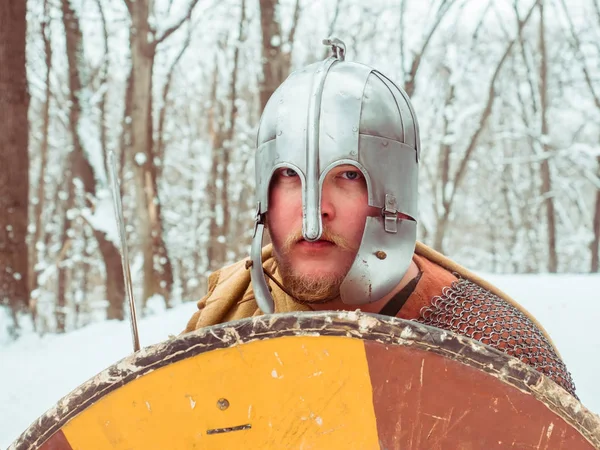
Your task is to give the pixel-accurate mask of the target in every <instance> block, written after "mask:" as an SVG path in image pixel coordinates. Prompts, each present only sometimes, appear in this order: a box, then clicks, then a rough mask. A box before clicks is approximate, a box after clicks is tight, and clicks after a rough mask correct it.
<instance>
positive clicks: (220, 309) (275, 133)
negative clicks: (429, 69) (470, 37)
mask: <svg viewBox="0 0 600 450" xmlns="http://www.w3.org/2000/svg"><path fill="white" fill-rule="evenodd" d="M326 43H327V44H330V45H332V49H333V53H334V54H333V56H331V57H329V58H327V59H326V60H324V61H322V62H317V63H314V64H311V65H309V66H307V67H304V68H302V69H300V70H297V71H296V72H293V73H292V74H291V75H290V76H289V77H288V78H287V79H286V80H285V81H284V82H283V83H282V85H281V86H280V87H279V88H278V89H277V90H276V91H275V92H274V94H273V95H272V97H271V98H270V100H269V102H268V104H267V105H266V107H265V109H264V111H263V114H262V117H261V121H260V125H259V129H258V139H257V150H256V160H255V167H256V169H255V170H256V193H257V214H256V222H255V225H254V238H253V243H252V249H251V255H250V258H249V259H246V260H243V261H240V262H238V263H236V264H233V265H230V266H228V267H225V268H223V269H220V270H218V271H216V272H215V273H213V274H211V276H210V277H209V286H208V293H207V294H206V295H205V296H204V297H203V298H202V299H201V300H200V301H199V302H198V311H197V312H196V313H195V314H194V315H193V316H192V318H191V319H190V321H189V322H188V324H187V327H186V329H185V332H190V331H192V330H195V329H198V328H202V327H206V326H210V325H215V324H218V323H223V322H228V321H232V320H237V319H242V318H246V317H251V316H257V315H261V314H271V313H284V312H292V311H315V310H356V309H360V310H361V311H363V312H367V313H375V314H383V315H389V316H395V317H399V318H402V319H407V320H415V321H419V322H421V323H425V324H427V325H432V326H435V327H438V328H442V329H446V330H450V331H453V332H455V333H458V334H462V335H465V336H468V337H471V338H473V339H476V340H479V341H481V342H483V343H484V344H488V345H491V346H493V347H495V348H497V349H499V350H501V351H504V352H506V353H508V354H510V355H512V356H515V357H517V358H519V359H520V360H521V361H523V362H525V363H527V364H529V365H531V366H533V367H534V368H536V369H537V370H539V371H540V372H542V373H544V374H545V375H547V376H549V377H550V378H551V379H553V380H554V381H555V382H556V383H557V384H559V385H560V386H562V387H563V388H564V389H565V390H567V391H568V392H570V393H571V394H573V395H575V387H574V385H573V381H572V379H571V375H570V374H569V372H568V371H567V369H566V367H565V365H564V363H563V361H562V360H561V358H560V356H559V354H558V351H557V350H556V349H555V348H554V346H553V344H552V341H551V340H550V338H549V336H548V335H547V333H546V332H545V331H544V329H543V328H542V327H541V325H540V324H539V323H537V322H536V321H535V319H534V318H533V317H531V316H530V315H529V314H528V313H527V312H526V311H525V310H524V309H523V308H522V307H521V306H520V305H518V304H517V303H516V302H514V301H513V300H512V299H510V298H509V297H508V296H506V295H505V294H504V293H502V292H500V291H499V290H498V289H496V288H495V287H494V286H491V285H490V284H489V283H487V282H485V281H484V280H481V279H480V278H478V277H477V276H475V275H473V274H472V273H471V272H469V271H468V270H466V269H465V268H463V267H461V266H459V265H458V264H456V263H455V262H453V261H451V260H450V259H448V258H446V257H444V256H443V255H441V254H439V253H437V252H435V251H433V250H432V249H430V248H428V247H427V246H425V245H424V244H422V243H420V242H418V241H417V239H416V234H417V191H418V168H419V161H420V140H419V127H418V123H417V117H416V114H415V111H414V109H413V106H412V105H411V102H410V100H409V98H408V96H407V94H406V93H405V92H404V91H403V90H402V89H401V88H400V87H398V86H397V85H396V84H395V83H394V82H392V81H391V80H390V79H388V78H387V77H386V76H385V75H383V74H382V73H381V72H379V71H377V70H375V69H373V68H371V67H368V66H365V65H362V64H358V63H354V62H348V61H345V57H344V56H345V47H344V45H343V43H341V42H340V41H338V40H333V41H329V40H328V41H326ZM265 231H266V232H267V233H268V235H269V237H270V240H271V243H270V244H268V245H265V246H263V234H264V232H265Z"/></svg>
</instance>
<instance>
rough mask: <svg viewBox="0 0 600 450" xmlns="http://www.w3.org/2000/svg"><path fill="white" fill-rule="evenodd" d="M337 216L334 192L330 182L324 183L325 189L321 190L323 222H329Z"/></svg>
mask: <svg viewBox="0 0 600 450" xmlns="http://www.w3.org/2000/svg"><path fill="white" fill-rule="evenodd" d="M334 217H335V204H334V199H333V192H332V190H331V188H330V187H329V185H328V183H324V184H323V191H322V192H321V220H322V221H323V222H329V221H331V220H333V218H334Z"/></svg>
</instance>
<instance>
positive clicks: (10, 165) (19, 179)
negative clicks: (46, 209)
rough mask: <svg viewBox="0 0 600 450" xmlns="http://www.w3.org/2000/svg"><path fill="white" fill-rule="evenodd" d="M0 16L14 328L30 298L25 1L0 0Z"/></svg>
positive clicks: (3, 179)
mask: <svg viewBox="0 0 600 450" xmlns="http://www.w3.org/2000/svg"><path fill="white" fill-rule="evenodd" d="M0 17H2V26H0V67H1V68H2V69H1V70H0V167H2V170H0V305H4V306H9V307H10V310H11V312H12V318H13V326H14V330H15V332H16V331H17V330H18V328H19V323H18V319H17V313H18V311H19V310H23V309H25V308H26V307H27V305H28V302H29V284H28V281H29V280H28V270H29V267H28V261H27V255H28V252H27V242H26V237H27V225H28V217H29V216H28V201H29V154H28V143H29V137H28V133H29V122H28V119H27V111H28V108H29V99H30V97H29V91H28V89H27V73H26V70H25V36H26V28H27V26H26V19H25V17H26V2H0Z"/></svg>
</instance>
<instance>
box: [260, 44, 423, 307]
mask: <svg viewBox="0 0 600 450" xmlns="http://www.w3.org/2000/svg"><path fill="white" fill-rule="evenodd" d="M323 43H324V44H326V45H331V47H332V50H333V55H332V56H331V57H329V58H327V59H325V60H324V61H320V62H317V63H314V64H311V65H309V66H306V67H304V68H302V69H299V70H297V71H295V72H293V73H291V74H290V75H289V77H288V78H287V79H286V80H285V81H284V82H283V83H282V84H281V85H280V86H279V87H278V88H277V90H276V91H275V92H274V93H273V95H272V96H271V98H270V99H269V101H268V102H267V105H266V106H265V109H264V111H263V114H262V116H261V120H260V125H259V129H258V136H257V151H256V159H255V171H256V195H257V211H256V223H255V228H254V237H253V241H252V247H251V259H252V267H251V277H252V286H253V289H254V294H255V298H256V301H257V303H258V305H259V307H260V308H261V310H262V311H263V312H264V313H266V314H270V313H272V312H273V310H274V304H273V298H272V297H271V294H270V292H269V289H268V287H267V284H266V280H265V276H264V273H263V267H262V260H261V249H262V245H263V232H264V226H265V219H266V214H268V210H269V184H270V181H271V178H272V176H273V174H274V172H275V171H276V170H278V169H280V168H282V167H289V168H291V169H293V170H294V171H296V172H297V173H298V175H299V177H300V179H301V182H302V215H303V222H302V232H303V236H304V239H306V240H307V241H315V240H318V239H319V238H320V236H321V234H322V232H323V225H322V222H321V191H322V183H323V180H324V179H325V176H326V175H327V173H328V172H329V171H330V170H331V169H332V168H334V167H336V166H339V165H345V164H349V165H353V166H355V167H356V168H357V169H359V170H360V171H361V172H362V174H363V175H364V177H365V180H366V184H367V190H368V202H369V205H370V206H374V207H378V208H381V215H379V216H378V217H370V216H369V217H367V218H366V224H365V229H364V233H363V237H362V241H361V244H360V247H359V249H358V253H357V255H356V258H355V260H354V262H353V264H352V266H351V267H350V270H349V271H348V273H347V275H346V277H345V278H344V280H343V281H342V284H341V285H340V298H341V300H342V301H343V302H344V303H346V304H349V305H361V304H365V303H369V302H373V301H376V300H379V299H380V298H382V297H383V296H385V295H386V294H388V293H389V292H390V291H391V290H392V289H393V288H394V287H396V286H397V285H398V283H399V282H400V280H401V279H402V277H403V276H404V275H405V273H406V271H407V270H408V267H409V265H410V262H411V259H412V255H413V252H414V249H415V244H416V233H417V231H416V217H417V188H418V164H419V158H420V142H419V128H418V123H417V117H416V115H415V112H414V110H413V107H412V105H411V103H410V100H409V98H408V95H407V94H406V93H405V92H404V91H403V90H402V89H401V88H399V87H398V86H397V85H396V84H394V83H393V82H392V81H391V80H390V79H388V78H387V77H386V76H385V75H383V74H382V73H381V72H378V71H377V70H375V69H373V68H371V67H368V66H366V65H363V64H358V63H355V62H348V61H345V46H344V44H343V42H341V41H340V40H338V39H327V40H324V41H323ZM399 213H401V214H402V216H400V215H399ZM404 216H408V217H409V219H407V218H406V217H404Z"/></svg>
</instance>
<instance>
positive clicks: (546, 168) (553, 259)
mask: <svg viewBox="0 0 600 450" xmlns="http://www.w3.org/2000/svg"><path fill="white" fill-rule="evenodd" d="M539 10H540V59H541V61H540V118H541V122H542V123H541V134H542V151H543V153H544V155H546V156H549V155H548V154H549V151H550V149H549V146H548V143H547V139H548V117H547V114H548V80H547V77H548V58H547V55H546V38H545V30H544V1H541V2H540V3H539ZM541 173H542V187H541V195H542V198H543V199H544V203H545V205H546V226H547V230H548V231H547V233H548V234H547V239H548V271H549V272H551V273H556V272H557V271H558V255H557V252H556V214H555V212H554V194H553V193H552V175H551V173H550V162H549V160H548V157H546V158H544V159H543V161H542V166H541Z"/></svg>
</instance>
